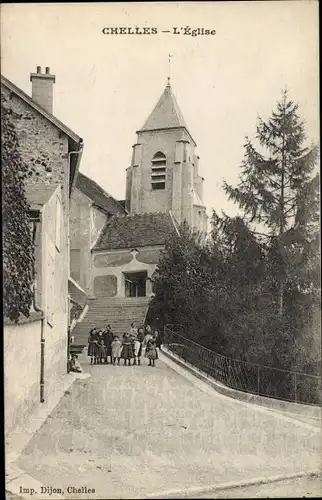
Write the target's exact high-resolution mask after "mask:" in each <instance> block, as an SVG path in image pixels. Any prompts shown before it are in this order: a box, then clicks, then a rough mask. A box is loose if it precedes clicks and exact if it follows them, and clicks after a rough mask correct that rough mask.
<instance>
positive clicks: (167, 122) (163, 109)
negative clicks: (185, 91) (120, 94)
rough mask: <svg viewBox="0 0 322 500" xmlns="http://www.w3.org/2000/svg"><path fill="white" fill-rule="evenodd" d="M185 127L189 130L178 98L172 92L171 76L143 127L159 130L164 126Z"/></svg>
mask: <svg viewBox="0 0 322 500" xmlns="http://www.w3.org/2000/svg"><path fill="white" fill-rule="evenodd" d="M174 127H184V128H186V129H187V130H188V128H187V125H186V122H185V120H184V118H183V116H182V113H181V111H180V108H179V106H178V103H177V100H176V98H175V96H174V94H173V92H172V88H171V85H170V76H169V77H168V83H167V85H166V87H165V89H164V91H163V93H162V95H161V97H160V99H159V100H158V102H157V104H156V106H155V108H154V109H153V111H152V113H151V114H150V116H149V118H148V119H147V121H146V122H145V124H144V125H143V127H142V128H141V131H143V130H158V129H164V128H174Z"/></svg>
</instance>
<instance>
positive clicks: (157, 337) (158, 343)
mask: <svg viewBox="0 0 322 500" xmlns="http://www.w3.org/2000/svg"><path fill="white" fill-rule="evenodd" d="M153 335H154V337H155V343H156V346H157V347H158V348H159V349H160V347H161V344H162V337H161V333H160V332H159V331H158V330H154V332H153Z"/></svg>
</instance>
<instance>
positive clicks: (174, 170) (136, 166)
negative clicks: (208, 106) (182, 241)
mask: <svg viewBox="0 0 322 500" xmlns="http://www.w3.org/2000/svg"><path fill="white" fill-rule="evenodd" d="M195 147H196V143H195V141H194V140H193V138H192V137H191V135H190V132H189V130H188V127H187V125H186V122H185V120H184V118H183V115H182V113H181V111H180V108H179V106H178V103H177V100H176V98H175V96H174V93H173V91H172V87H171V83H170V74H169V77H168V81H167V84H166V86H165V88H164V90H163V92H162V94H161V97H160V98H159V100H158V102H157V104H156V106H155V107H154V109H153V111H152V113H151V114H150V116H149V117H148V119H147V120H146V122H145V123H144V125H143V127H142V128H141V129H140V130H138V131H137V142H136V144H134V146H133V154H132V161H131V166H130V167H129V168H128V169H127V174H126V175H127V180H126V196H125V199H126V208H127V210H128V211H129V212H130V213H131V214H135V213H151V212H168V211H169V210H170V211H171V213H172V215H173V217H174V218H175V219H176V221H177V222H178V223H179V224H180V223H181V222H183V221H184V220H186V222H187V223H188V224H189V225H190V226H191V227H196V228H198V229H200V230H203V228H204V226H205V224H206V218H207V215H206V212H205V206H204V205H203V201H202V198H203V193H202V185H203V178H202V177H201V176H200V175H199V167H198V160H199V158H198V156H197V155H196V154H195Z"/></svg>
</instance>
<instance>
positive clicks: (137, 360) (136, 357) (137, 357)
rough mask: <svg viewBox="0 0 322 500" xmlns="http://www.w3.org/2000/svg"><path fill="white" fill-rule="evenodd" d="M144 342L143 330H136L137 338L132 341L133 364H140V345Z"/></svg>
mask: <svg viewBox="0 0 322 500" xmlns="http://www.w3.org/2000/svg"><path fill="white" fill-rule="evenodd" d="M143 340H144V330H143V328H138V333H137V336H136V338H135V340H134V364H135V365H136V364H138V365H140V364H141V355H142V343H143Z"/></svg>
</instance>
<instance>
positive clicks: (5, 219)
mask: <svg viewBox="0 0 322 500" xmlns="http://www.w3.org/2000/svg"><path fill="white" fill-rule="evenodd" d="M1 111H2V124H1V137H2V227H3V275H4V276H3V278H4V285H3V286H4V316H5V317H7V318H9V319H10V320H11V321H15V322H17V321H18V319H19V316H20V314H23V315H24V316H27V317H28V316H29V311H30V307H31V304H32V299H33V290H32V285H33V280H34V249H33V242H32V235H31V229H30V226H29V222H28V212H29V206H28V203H27V200H26V196H25V192H24V181H25V179H26V178H27V176H28V168H27V166H26V165H25V164H24V162H23V160H22V158H21V155H20V152H19V142H18V137H17V132H16V128H15V121H14V113H13V111H12V110H11V109H10V108H9V107H8V106H7V105H6V100H5V98H4V96H3V95H1Z"/></svg>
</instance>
